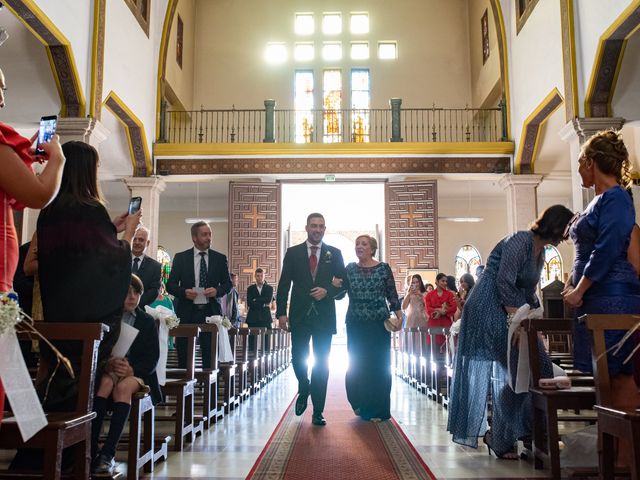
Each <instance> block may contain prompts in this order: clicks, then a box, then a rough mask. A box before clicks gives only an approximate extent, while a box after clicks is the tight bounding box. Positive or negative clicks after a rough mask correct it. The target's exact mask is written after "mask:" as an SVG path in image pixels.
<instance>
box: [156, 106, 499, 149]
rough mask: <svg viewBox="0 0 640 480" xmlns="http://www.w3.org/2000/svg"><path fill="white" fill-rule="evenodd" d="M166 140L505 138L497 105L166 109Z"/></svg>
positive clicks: (483, 140)
mask: <svg viewBox="0 0 640 480" xmlns="http://www.w3.org/2000/svg"><path fill="white" fill-rule="evenodd" d="M161 131H162V134H161V138H160V142H166V143H261V142H276V143H360V142H362V143H382V142H389V141H395V142H498V141H504V140H506V138H505V133H504V132H505V126H504V112H503V109H502V108H500V107H497V108H457V109H455V108H453V109H452V108H448V109H445V108H438V107H435V106H434V107H431V108H401V109H400V108H399V109H397V110H396V111H394V110H393V109H366V110H364V109H342V110H320V109H316V110H282V109H269V108H266V109H256V110H237V109H235V108H232V109H230V110H205V109H201V110H192V111H166V112H165V113H164V115H163V122H162V125H161Z"/></svg>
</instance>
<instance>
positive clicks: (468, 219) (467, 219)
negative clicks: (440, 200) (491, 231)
mask: <svg viewBox="0 0 640 480" xmlns="http://www.w3.org/2000/svg"><path fill="white" fill-rule="evenodd" d="M438 218H440V220H446V221H447V222H455V223H478V222H482V221H483V220H484V218H482V217H438Z"/></svg>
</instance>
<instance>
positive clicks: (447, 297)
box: [424, 273, 458, 347]
mask: <svg viewBox="0 0 640 480" xmlns="http://www.w3.org/2000/svg"><path fill="white" fill-rule="evenodd" d="M424 305H425V307H426V309H427V316H428V317H429V319H428V322H427V326H428V327H430V328H433V327H447V328H448V327H450V326H451V323H452V322H453V314H454V313H456V310H457V308H458V306H457V304H456V299H455V297H454V296H453V293H452V292H451V290H449V289H448V288H447V276H446V275H445V274H444V273H439V274H438V275H437V276H436V289H435V290H432V291H430V292H429V293H427V295H426V296H425V297H424ZM445 340H446V337H445V336H444V335H436V344H437V345H438V346H440V347H442V346H443V345H444V342H445Z"/></svg>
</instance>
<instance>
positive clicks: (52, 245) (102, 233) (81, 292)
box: [37, 141, 142, 410]
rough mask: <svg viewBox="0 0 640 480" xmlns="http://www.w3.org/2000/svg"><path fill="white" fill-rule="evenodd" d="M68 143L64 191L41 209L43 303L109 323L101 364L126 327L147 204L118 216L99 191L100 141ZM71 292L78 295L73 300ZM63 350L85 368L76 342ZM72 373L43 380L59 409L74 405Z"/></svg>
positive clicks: (69, 318) (75, 318)
mask: <svg viewBox="0 0 640 480" xmlns="http://www.w3.org/2000/svg"><path fill="white" fill-rule="evenodd" d="M62 151H63V153H64V155H65V157H66V158H67V162H66V164H65V166H64V173H63V176H62V183H61V185H60V192H59V194H58V196H57V197H56V198H55V200H54V201H53V202H51V204H49V205H48V206H47V207H46V208H45V209H43V210H42V211H41V212H40V215H39V216H38V225H37V245H38V251H37V265H38V266H37V270H38V275H39V277H40V287H41V288H40V293H41V297H42V308H43V311H44V318H45V320H46V321H47V322H96V323H98V322H99V323H104V324H105V325H107V326H109V328H110V330H109V332H108V333H107V334H105V336H104V338H103V340H102V342H100V348H99V351H98V363H99V368H101V366H102V364H103V362H104V361H106V359H107V358H108V356H109V354H110V352H111V348H112V347H113V344H114V343H115V341H116V340H117V338H118V335H119V332H120V319H121V317H122V309H123V305H124V299H125V298H126V296H127V292H128V289H129V283H130V281H131V278H130V277H131V239H132V238H133V235H134V232H135V230H136V227H137V226H138V224H139V223H140V216H141V214H142V212H141V211H138V212H136V213H134V214H131V215H129V214H128V213H127V212H125V213H123V214H121V215H119V216H118V217H116V218H115V219H114V220H113V221H112V220H111V219H110V218H109V214H108V213H107V209H106V208H105V207H104V200H103V198H102V193H101V192H100V187H99V182H98V164H99V157H98V152H97V151H96V149H95V148H93V147H92V146H91V145H89V144H87V143H83V142H76V141H73V142H67V143H65V144H64V145H63V146H62ZM119 232H123V236H122V240H118V233H119ZM70 292H72V294H73V298H74V301H71V302H70V301H69V295H70ZM59 348H60V347H59ZM62 350H63V351H62V353H63V354H65V355H66V356H67V357H68V358H69V359H70V360H71V362H72V365H73V366H74V369H75V368H76V367H78V370H79V365H78V364H77V363H75V362H79V361H80V358H81V352H80V350H79V348H78V346H77V345H75V344H74V345H69V344H67V345H65V346H64V348H62ZM43 351H44V352H47V349H43ZM43 355H44V354H43ZM52 358H53V357H52ZM55 366H56V362H55V361H53V362H52V363H51V364H49V368H50V373H51V372H52V371H53V370H54V369H55ZM66 375H67V373H66V371H64V370H61V371H59V372H58V373H57V374H56V375H55V377H54V380H53V382H52V384H51V386H47V382H44V383H43V384H42V385H41V386H42V388H48V396H47V404H48V405H50V406H51V409H53V408H54V407H53V405H54V404H58V406H57V407H55V408H56V409H61V410H62V409H67V408H68V409H71V410H73V408H74V407H75V392H74V388H72V387H71V385H75V383H76V381H77V380H72V379H70V378H68V377H66ZM49 376H50V375H47V378H48V377H49ZM76 379H77V377H76ZM66 402H72V404H69V403H66ZM63 405H64V406H63Z"/></svg>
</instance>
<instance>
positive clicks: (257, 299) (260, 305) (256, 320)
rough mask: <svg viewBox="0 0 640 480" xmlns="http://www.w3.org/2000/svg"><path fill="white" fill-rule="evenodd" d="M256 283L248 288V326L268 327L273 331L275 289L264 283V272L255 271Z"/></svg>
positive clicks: (259, 269)
mask: <svg viewBox="0 0 640 480" xmlns="http://www.w3.org/2000/svg"><path fill="white" fill-rule="evenodd" d="M254 275H255V279H256V283H254V284H253V285H249V288H247V308H248V309H249V312H248V313H247V325H249V326H250V327H267V328H269V329H271V310H270V309H269V306H270V305H271V303H272V302H273V287H272V286H271V285H268V284H267V283H266V282H265V281H264V270H262V269H261V268H258V269H256V271H255V274H254Z"/></svg>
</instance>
